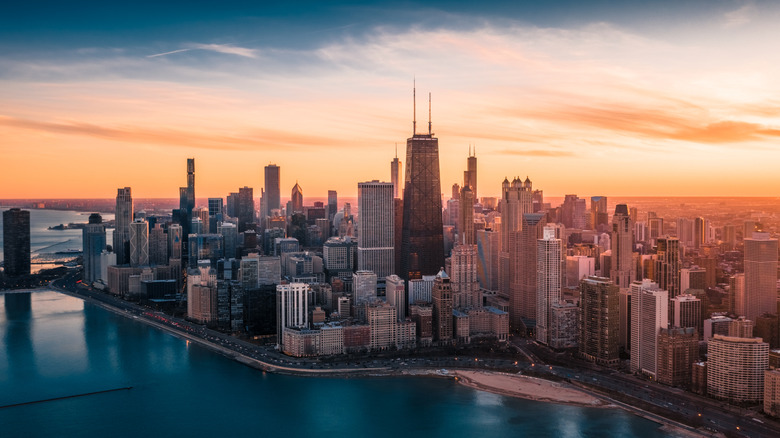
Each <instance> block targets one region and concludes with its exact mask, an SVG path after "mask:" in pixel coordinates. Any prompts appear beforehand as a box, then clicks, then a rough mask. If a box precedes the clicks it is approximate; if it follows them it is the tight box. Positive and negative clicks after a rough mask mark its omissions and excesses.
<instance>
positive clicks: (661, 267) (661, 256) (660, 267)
mask: <svg viewBox="0 0 780 438" xmlns="http://www.w3.org/2000/svg"><path fill="white" fill-rule="evenodd" d="M656 247H657V249H656V259H655V266H654V269H653V273H654V274H655V278H654V280H655V282H656V283H658V287H659V288H661V289H663V290H665V291H667V292H669V298H674V297H676V296H677V295H679V294H680V292H681V291H680V268H681V267H682V260H681V257H680V256H681V254H680V241H679V240H678V239H677V238H676V237H668V236H667V237H659V238H658V239H657V241H656Z"/></svg>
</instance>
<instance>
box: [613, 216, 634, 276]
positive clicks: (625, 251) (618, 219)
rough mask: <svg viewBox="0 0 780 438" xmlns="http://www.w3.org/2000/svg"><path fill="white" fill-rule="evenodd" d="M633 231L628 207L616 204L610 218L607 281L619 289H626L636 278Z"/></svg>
mask: <svg viewBox="0 0 780 438" xmlns="http://www.w3.org/2000/svg"><path fill="white" fill-rule="evenodd" d="M633 231H634V224H633V222H632V221H631V217H630V216H629V214H628V207H626V205H625V204H618V205H617V206H616V207H615V215H614V216H612V269H611V270H610V273H609V279H610V280H612V282H613V283H615V284H616V285H617V286H618V287H619V288H621V289H626V288H628V287H629V286H630V285H631V283H632V282H633V281H634V278H635V277H636V269H634V257H633V247H634V241H633Z"/></svg>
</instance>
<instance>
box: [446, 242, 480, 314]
mask: <svg viewBox="0 0 780 438" xmlns="http://www.w3.org/2000/svg"><path fill="white" fill-rule="evenodd" d="M477 264H478V258H477V245H458V246H456V247H455V248H453V249H452V259H451V263H450V265H451V267H450V274H451V275H450V284H451V285H452V301H453V307H454V308H456V309H463V308H471V309H478V308H481V307H482V291H480V290H479V281H478V279H477Z"/></svg>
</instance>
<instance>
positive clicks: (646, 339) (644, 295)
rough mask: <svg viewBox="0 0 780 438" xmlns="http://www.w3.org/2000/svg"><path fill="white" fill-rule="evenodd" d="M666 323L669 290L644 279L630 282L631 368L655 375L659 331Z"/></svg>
mask: <svg viewBox="0 0 780 438" xmlns="http://www.w3.org/2000/svg"><path fill="white" fill-rule="evenodd" d="M668 325H669V293H668V292H667V291H665V290H663V289H661V288H659V287H658V284H656V283H654V282H652V281H650V280H648V279H644V280H642V281H635V282H633V283H631V371H632V372H641V373H644V374H647V375H650V376H653V377H655V374H656V369H657V359H658V333H659V331H660V330H661V329H662V328H668Z"/></svg>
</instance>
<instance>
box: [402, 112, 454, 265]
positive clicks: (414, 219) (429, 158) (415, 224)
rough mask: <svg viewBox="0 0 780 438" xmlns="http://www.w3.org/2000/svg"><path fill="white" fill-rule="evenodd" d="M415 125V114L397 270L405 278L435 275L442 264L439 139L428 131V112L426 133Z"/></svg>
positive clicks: (408, 142)
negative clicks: (398, 268)
mask: <svg viewBox="0 0 780 438" xmlns="http://www.w3.org/2000/svg"><path fill="white" fill-rule="evenodd" d="M429 113H430V111H429ZM416 126H417V121H416V116H415V121H414V124H413V128H412V134H413V135H412V137H411V138H409V139H407V140H406V177H405V184H404V202H403V225H402V236H401V269H400V271H399V273H400V276H401V278H403V279H405V280H411V279H415V278H422V276H423V275H434V274H435V273H436V272H438V270H439V269H440V268H441V267H442V266H444V231H443V228H442V217H441V216H442V215H441V180H440V176H439V139H438V138H436V137H434V136H433V132H432V131H431V122H430V116H429V120H428V133H427V134H418V133H417V130H416V129H417V128H416Z"/></svg>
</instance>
